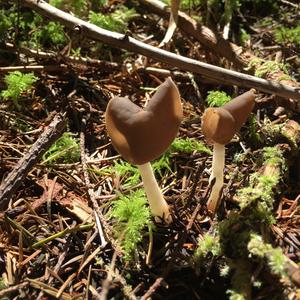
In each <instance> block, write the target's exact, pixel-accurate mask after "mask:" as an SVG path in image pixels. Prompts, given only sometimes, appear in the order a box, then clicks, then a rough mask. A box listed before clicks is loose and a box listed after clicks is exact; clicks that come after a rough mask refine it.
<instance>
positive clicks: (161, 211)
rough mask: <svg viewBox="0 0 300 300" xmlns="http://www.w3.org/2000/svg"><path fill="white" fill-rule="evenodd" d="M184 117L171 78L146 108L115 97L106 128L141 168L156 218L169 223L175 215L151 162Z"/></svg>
mask: <svg viewBox="0 0 300 300" xmlns="http://www.w3.org/2000/svg"><path fill="white" fill-rule="evenodd" d="M182 117H183V112H182V105H181V101H180V94H179V91H178V89H177V87H176V85H175V83H174V82H173V80H172V79H171V78H170V77H169V78H167V79H166V81H165V82H164V83H162V84H161V85H160V86H159V87H158V88H157V91H156V92H155V94H154V95H153V97H152V98H151V99H150V100H149V102H148V104H147V105H146V107H145V108H144V109H142V108H140V107H139V106H137V105H136V104H134V103H133V102H131V101H130V100H129V99H128V98H124V97H114V98H112V99H111V100H110V101H109V103H108V106H107V109H106V113H105V122H106V128H107V131H108V135H109V136H110V138H111V141H112V144H113V146H114V147H115V149H116V150H117V151H118V152H119V153H120V154H121V156H122V157H123V158H124V159H126V160H127V161H128V162H129V163H131V164H134V165H136V166H137V167H138V169H139V172H140V174H141V177H142V181H143V185H144V189H145V192H146V195H147V198H148V201H149V206H150V210H151V212H152V214H153V215H154V216H155V219H156V221H160V220H162V219H163V220H165V221H166V222H167V223H170V222H171V221H172V218H171V215H170V211H169V207H168V204H167V202H166V201H165V199H164V198H163V195H162V193H161V190H160V188H159V186H158V184H157V181H156V179H155V177H154V174H153V170H152V167H151V164H150V161H151V160H153V159H156V158H158V157H159V156H160V155H161V154H162V153H163V152H165V151H166V150H167V148H168V147H169V145H170V144H171V143H172V141H173V140H174V139H175V137H176V135H177V133H178V130H179V126H180V123H181V120H182Z"/></svg>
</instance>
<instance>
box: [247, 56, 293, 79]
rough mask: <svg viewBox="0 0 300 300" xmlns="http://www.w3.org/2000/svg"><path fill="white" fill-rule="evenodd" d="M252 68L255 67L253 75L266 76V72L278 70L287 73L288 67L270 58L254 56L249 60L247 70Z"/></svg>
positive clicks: (271, 72) (270, 72)
mask: <svg viewBox="0 0 300 300" xmlns="http://www.w3.org/2000/svg"><path fill="white" fill-rule="evenodd" d="M252 68H254V69H255V73H254V75H255V76H257V77H266V75H268V74H273V73H276V72H279V71H282V72H284V73H288V67H287V65H286V64H283V63H278V62H275V61H271V60H264V59H261V58H254V59H252V60H251V61H250V62H249V64H248V67H247V70H250V69H252ZM286 76H288V75H286ZM281 80H282V79H281Z"/></svg>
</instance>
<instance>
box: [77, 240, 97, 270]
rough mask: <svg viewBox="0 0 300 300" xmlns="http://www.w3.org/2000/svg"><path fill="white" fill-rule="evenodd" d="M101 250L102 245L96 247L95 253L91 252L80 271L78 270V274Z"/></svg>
mask: <svg viewBox="0 0 300 300" xmlns="http://www.w3.org/2000/svg"><path fill="white" fill-rule="evenodd" d="M100 251H101V246H99V247H98V248H96V249H95V250H94V251H93V253H91V254H90V255H89V256H88V257H87V259H86V260H85V261H84V262H83V264H82V265H81V266H80V268H79V270H78V272H77V275H79V274H80V273H81V271H82V270H83V269H84V267H85V266H86V265H88V264H89V262H90V261H91V260H92V259H93V258H94V257H95V256H96V255H97V254H98V253H99V252H100Z"/></svg>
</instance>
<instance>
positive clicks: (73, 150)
mask: <svg viewBox="0 0 300 300" xmlns="http://www.w3.org/2000/svg"><path fill="white" fill-rule="evenodd" d="M79 159H80V147H79V139H77V138H74V136H73V134H72V133H70V132H65V133H64V134H63V135H62V136H61V137H60V138H59V139H58V140H57V141H56V142H55V143H54V144H53V145H52V146H51V147H50V148H49V150H48V151H47V152H46V153H45V154H44V155H43V161H44V163H57V162H62V163H74V162H78V161H79Z"/></svg>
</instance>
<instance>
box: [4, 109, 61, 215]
mask: <svg viewBox="0 0 300 300" xmlns="http://www.w3.org/2000/svg"><path fill="white" fill-rule="evenodd" d="M64 127H65V120H64V117H63V116H62V115H61V114H57V115H56V116H55V117H54V119H53V121H52V122H51V123H50V125H49V126H48V127H47V128H46V130H45V131H44V132H43V133H42V135H41V136H40V137H39V138H38V140H37V141H36V142H35V143H34V144H33V146H32V147H31V148H30V150H29V151H28V152H27V153H26V154H25V155H24V156H23V158H21V159H20V161H19V163H18V164H17V165H16V166H15V168H14V169H13V170H12V171H11V173H10V174H9V175H8V176H7V177H6V178H5V179H4V181H3V182H2V184H1V186H0V211H1V210H4V209H5V208H6V207H7V205H8V204H9V201H10V200H11V198H12V196H13V195H14V193H15V192H16V190H17V188H18V187H19V186H20V184H21V183H22V182H23V180H24V178H25V177H26V176H27V174H28V172H29V171H30V170H31V168H32V167H33V166H34V165H35V164H36V163H37V162H38V161H39V160H40V158H41V157H42V155H43V154H44V153H45V152H46V151H47V150H48V148H49V147H50V146H51V145H52V144H53V143H54V142H55V141H56V140H57V139H58V138H59V137H60V136H61V134H62V132H63V129H64Z"/></svg>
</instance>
